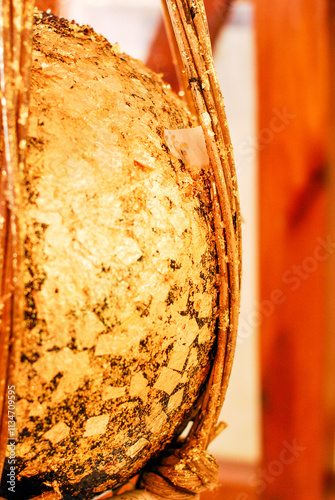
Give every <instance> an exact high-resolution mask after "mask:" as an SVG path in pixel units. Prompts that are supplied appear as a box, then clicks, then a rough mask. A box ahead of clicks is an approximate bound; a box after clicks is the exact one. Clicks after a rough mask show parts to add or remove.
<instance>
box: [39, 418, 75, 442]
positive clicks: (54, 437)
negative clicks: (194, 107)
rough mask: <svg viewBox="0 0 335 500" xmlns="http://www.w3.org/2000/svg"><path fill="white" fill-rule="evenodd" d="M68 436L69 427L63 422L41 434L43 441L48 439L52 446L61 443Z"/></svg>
mask: <svg viewBox="0 0 335 500" xmlns="http://www.w3.org/2000/svg"><path fill="white" fill-rule="evenodd" d="M69 434H70V427H69V426H67V425H66V423H65V422H58V423H57V424H56V425H54V426H53V427H51V429H49V430H48V431H47V432H45V433H44V434H43V439H49V441H51V443H52V444H53V445H55V444H57V443H59V442H60V441H63V439H65V438H67V437H68V435H69Z"/></svg>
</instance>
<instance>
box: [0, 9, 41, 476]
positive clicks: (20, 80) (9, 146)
mask: <svg viewBox="0 0 335 500" xmlns="http://www.w3.org/2000/svg"><path fill="white" fill-rule="evenodd" d="M33 6H34V2H33V0H1V2H0V92H1V106H0V110H1V149H2V163H1V173H0V243H1V252H0V268H1V276H2V279H1V281H0V355H1V361H2V366H3V369H2V371H1V373H0V421H1V422H0V426H1V429H0V476H1V474H2V469H3V465H4V460H5V452H6V439H7V397H6V388H7V385H10V384H11V380H12V376H13V373H14V370H15V366H16V364H17V358H18V353H19V348H18V345H19V342H20V337H21V333H22V327H23V298H24V294H23V288H22V287H23V280H22V279H21V273H22V270H21V263H22V259H23V255H22V254H23V251H22V237H21V229H20V227H21V224H20V215H19V210H18V208H19V207H20V206H21V203H22V201H21V189H20V184H21V183H20V169H22V168H23V162H24V156H25V149H26V141H25V140H23V141H22V139H25V137H26V128H27V117H28V94H29V78H30V64H31V62H30V54H31V45H32V44H31V28H32V13H33Z"/></svg>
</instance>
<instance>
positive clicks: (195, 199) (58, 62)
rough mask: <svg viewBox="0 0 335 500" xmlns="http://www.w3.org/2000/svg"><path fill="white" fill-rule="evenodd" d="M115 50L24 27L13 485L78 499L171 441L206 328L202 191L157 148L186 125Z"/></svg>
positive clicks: (203, 369)
mask: <svg viewBox="0 0 335 500" xmlns="http://www.w3.org/2000/svg"><path fill="white" fill-rule="evenodd" d="M118 52H119V51H118V50H113V47H111V46H110V45H109V44H108V43H107V42H106V41H105V40H104V39H103V38H102V37H100V36H98V35H96V34H95V33H94V32H93V31H92V30H90V29H88V28H79V27H78V26H76V25H74V24H72V25H69V24H68V23H67V22H65V21H60V22H59V21H57V20H56V19H55V18H54V17H53V16H49V17H48V16H45V17H44V18H42V17H40V18H39V19H38V21H37V24H36V26H35V36H34V51H33V68H32V87H31V105H30V109H31V117H30V122H29V134H28V141H27V144H28V156H27V165H26V171H25V179H24V186H25V204H24V210H23V216H24V223H25V225H24V228H25V234H26V238H25V250H26V254H25V255H26V259H25V268H26V277H25V284H26V288H25V290H26V331H25V336H24V342H23V346H22V357H21V365H20V373H19V378H18V386H17V395H18V399H19V401H18V404H17V411H18V415H17V421H18V426H19V428H18V430H19V437H20V439H19V444H18V446H17V454H18V459H19V463H20V475H19V479H20V480H21V484H22V485H23V486H22V487H24V488H26V487H27V484H30V485H31V484H32V482H33V481H36V484H37V485H40V487H42V482H47V483H49V484H51V482H52V481H54V480H56V481H57V482H58V484H59V486H60V488H61V490H62V491H64V492H68V493H70V494H74V495H77V496H78V497H79V498H87V499H88V498H91V497H92V496H93V495H94V494H96V493H97V492H99V491H104V490H105V489H106V488H107V487H113V486H114V485H116V484H117V483H119V482H120V481H122V480H126V479H127V478H128V477H130V476H131V475H133V474H134V473H136V472H137V471H138V470H139V469H140V468H141V467H142V466H143V465H144V464H145V463H146V462H147V461H148V459H149V458H150V457H151V456H152V455H154V454H156V453H157V452H158V451H159V450H161V449H162V447H163V446H164V445H165V444H166V443H167V442H168V441H170V440H171V439H172V438H173V436H174V434H175V432H176V430H177V428H178V427H179V426H180V425H181V424H182V423H183V421H184V420H185V418H186V417H187V415H188V412H189V411H190V409H191V408H192V406H194V403H195V401H196V399H197V397H198V396H199V393H200V388H201V385H202V384H203V382H204V381H205V379H206V376H207V373H208V363H209V361H210V349H211V346H212V343H213V340H214V328H215V324H216V317H217V289H216V280H217V269H216V250H215V243H214V240H213V237H212V229H213V228H212V225H213V221H212V217H211V215H210V196H209V189H208V181H207V177H206V175H205V174H203V173H202V174H201V175H200V176H199V173H198V174H197V180H196V181H195V179H194V178H193V177H192V175H193V173H192V172H189V171H188V170H187V168H186V167H185V165H184V164H183V163H182V162H181V161H179V160H178V159H177V158H175V157H173V156H171V154H170V153H169V152H168V148H167V146H166V144H165V141H164V135H163V132H164V129H173V128H187V127H190V126H192V125H195V121H194V119H193V118H192V116H191V115H190V114H189V112H188V111H187V110H186V109H185V107H184V106H183V105H182V104H181V102H180V101H179V100H178V99H177V98H176V97H175V96H174V95H173V94H172V93H171V92H170V91H169V90H168V89H167V88H166V86H164V84H163V83H162V82H161V80H160V79H159V78H158V77H157V76H155V75H153V74H152V73H150V72H149V71H148V70H147V69H146V68H145V67H144V66H143V65H142V64H141V63H139V62H137V61H134V60H132V59H130V58H129V57H127V56H126V55H124V54H120V53H118ZM22 498H24V497H22Z"/></svg>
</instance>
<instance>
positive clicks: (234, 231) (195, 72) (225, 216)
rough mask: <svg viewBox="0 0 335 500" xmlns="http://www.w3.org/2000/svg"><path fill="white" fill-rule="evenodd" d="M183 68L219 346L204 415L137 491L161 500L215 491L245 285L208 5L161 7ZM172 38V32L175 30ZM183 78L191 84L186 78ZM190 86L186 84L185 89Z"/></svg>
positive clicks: (179, 0)
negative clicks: (218, 441) (205, 168)
mask: <svg viewBox="0 0 335 500" xmlns="http://www.w3.org/2000/svg"><path fill="white" fill-rule="evenodd" d="M162 1H163V8H164V11H165V12H168V14H169V25H171V26H172V28H173V33H174V37H175V44H176V45H177V46H178V50H179V54H180V59H181V61H182V64H183V69H181V66H180V64H179V65H178V69H179V71H182V72H183V77H182V78H180V79H181V81H183V82H185V81H187V87H185V88H184V91H185V94H186V96H187V100H188V102H189V100H190V96H191V97H192V100H193V105H192V107H193V108H194V109H195V110H196V115H197V117H198V120H199V123H200V125H201V127H202V129H203V132H204V136H205V141H206V148H207V152H208V156H209V158H210V164H211V167H212V173H211V174H210V175H211V178H212V180H211V194H212V202H213V215H214V227H215V238H216V247H217V256H218V267H219V274H220V283H219V318H218V328H217V335H218V343H217V351H216V355H215V360H214V363H213V366H212V370H211V374H210V378H209V381H208V384H207V388H206V392H205V395H204V398H203V400H202V405H201V408H200V410H199V412H198V414H197V416H196V417H195V420H194V423H193V426H192V428H191V431H190V433H189V435H188V436H187V438H186V440H185V442H184V444H183V445H182V448H181V449H177V450H173V451H171V452H170V454H169V455H168V456H167V457H166V456H163V458H161V460H160V462H159V463H158V464H157V463H156V464H155V465H153V466H150V468H148V469H147V470H145V471H144V473H143V474H142V478H141V481H140V487H141V488H144V489H145V490H147V491H150V492H152V493H154V494H155V495H157V496H158V497H161V498H166V499H174V500H187V499H190V498H194V496H195V495H196V494H198V493H200V492H202V491H204V490H207V489H209V490H211V489H213V488H214V487H215V485H216V484H217V479H218V465H217V462H216V460H215V459H214V458H213V457H212V456H211V455H210V454H209V453H208V452H207V451H206V448H207V446H208V444H209V443H210V441H211V440H212V439H213V437H215V435H217V434H218V432H220V430H221V429H222V425H220V424H217V421H218V418H219V414H220V411H221V407H222V405H223V402H224V399H225V395H226V391H227V387H228V382H229V378H230V374H231V369H232V363H233V358H234V352H235V346H236V337H237V326H238V315H239V306H240V284H241V216H240V208H239V198H238V191H237V181H236V172H235V165H234V159H233V153H232V149H233V148H232V144H231V140H230V135H229V130H228V126H227V118H226V114H225V109H224V104H223V99H222V95H221V91H220V87H219V83H218V79H217V75H216V71H215V68H214V62H213V56H212V51H211V45H210V40H209V34H208V26H207V20H206V15H205V9H204V4H203V0H162ZM170 33H171V30H170ZM185 77H186V78H185ZM184 85H185V84H184Z"/></svg>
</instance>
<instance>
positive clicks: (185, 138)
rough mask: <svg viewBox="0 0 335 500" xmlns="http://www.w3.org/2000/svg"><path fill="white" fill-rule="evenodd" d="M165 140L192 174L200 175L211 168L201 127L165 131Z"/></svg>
mask: <svg viewBox="0 0 335 500" xmlns="http://www.w3.org/2000/svg"><path fill="white" fill-rule="evenodd" d="M164 138H165V141H166V144H167V145H168V148H169V150H170V151H171V153H172V154H173V155H174V156H176V158H178V159H179V160H183V162H184V163H185V165H186V166H187V167H188V168H189V169H191V173H193V174H199V172H200V171H201V170H202V169H207V168H208V166H209V158H208V154H207V149H206V142H205V137H204V133H203V131H202V128H201V126H200V125H199V126H198V127H193V128H182V129H175V130H164Z"/></svg>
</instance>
